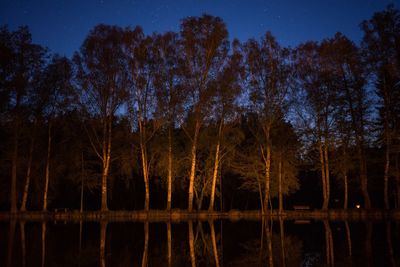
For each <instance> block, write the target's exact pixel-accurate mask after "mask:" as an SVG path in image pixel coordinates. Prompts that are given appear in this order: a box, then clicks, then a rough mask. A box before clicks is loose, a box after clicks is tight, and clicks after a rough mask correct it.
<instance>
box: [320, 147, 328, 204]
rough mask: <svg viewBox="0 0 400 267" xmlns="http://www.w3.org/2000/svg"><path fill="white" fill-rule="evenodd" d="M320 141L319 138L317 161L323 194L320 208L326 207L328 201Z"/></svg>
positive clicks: (323, 158)
mask: <svg viewBox="0 0 400 267" xmlns="http://www.w3.org/2000/svg"><path fill="white" fill-rule="evenodd" d="M321 142H322V141H321V140H319V144H318V150H319V162H320V164H321V180H322V196H323V204H322V209H323V210H326V209H328V202H327V192H326V177H325V175H326V172H325V157H324V150H323V147H322V143H321Z"/></svg>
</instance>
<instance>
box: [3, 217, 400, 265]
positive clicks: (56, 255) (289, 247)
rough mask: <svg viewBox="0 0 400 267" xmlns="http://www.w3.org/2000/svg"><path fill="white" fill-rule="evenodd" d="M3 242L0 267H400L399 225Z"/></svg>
mask: <svg viewBox="0 0 400 267" xmlns="http://www.w3.org/2000/svg"><path fill="white" fill-rule="evenodd" d="M0 236H1V239H0V248H2V249H1V250H0V266H247V267H250V266H272V265H273V266H400V222H399V221H387V222H385V221H357V222H354V221H353V222H352V221H348V222H347V221H314V220H312V221H307V220H305V221H304V220H299V221H296V220H286V221H283V220H274V221H244V220H242V221H236V222H234V221H228V220H214V221H211V220H210V221H203V222H199V221H183V222H179V223H176V222H174V223H170V222H167V221H166V222H107V221H102V222H60V221H58V222H21V221H11V222H1V223H0Z"/></svg>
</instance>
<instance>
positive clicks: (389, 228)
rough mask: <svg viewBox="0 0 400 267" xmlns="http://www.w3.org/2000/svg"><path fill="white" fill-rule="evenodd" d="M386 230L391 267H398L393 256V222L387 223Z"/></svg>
mask: <svg viewBox="0 0 400 267" xmlns="http://www.w3.org/2000/svg"><path fill="white" fill-rule="evenodd" d="M385 229H386V242H387V246H388V254H389V262H390V266H391V267H395V266H396V262H395V260H394V254H393V244H392V225H391V222H386V224H385Z"/></svg>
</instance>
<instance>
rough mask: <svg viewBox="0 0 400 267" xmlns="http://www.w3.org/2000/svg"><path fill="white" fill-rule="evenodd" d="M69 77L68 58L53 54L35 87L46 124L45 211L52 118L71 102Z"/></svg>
mask: <svg viewBox="0 0 400 267" xmlns="http://www.w3.org/2000/svg"><path fill="white" fill-rule="evenodd" d="M71 78H72V69H71V65H70V62H69V61H68V59H66V58H60V57H58V56H55V57H53V59H52V61H51V62H50V64H49V65H48V66H46V68H45V70H44V71H43V74H42V75H41V77H40V82H39V85H38V87H37V90H38V91H39V92H38V94H37V95H36V96H37V97H38V98H40V99H41V100H42V101H43V104H44V106H43V115H44V117H46V118H47V126H48V133H47V155H46V167H45V179H44V181H45V184H44V190H43V211H47V204H48V201H47V198H48V188H49V180H50V160H51V152H52V124H53V119H54V117H55V116H57V115H60V114H62V113H63V112H66V111H67V110H68V109H67V107H68V106H69V105H70V104H71V103H72V102H73V101H72V100H73V94H72V91H73V90H72V84H71ZM27 182H29V181H27ZM26 192H27V191H26Z"/></svg>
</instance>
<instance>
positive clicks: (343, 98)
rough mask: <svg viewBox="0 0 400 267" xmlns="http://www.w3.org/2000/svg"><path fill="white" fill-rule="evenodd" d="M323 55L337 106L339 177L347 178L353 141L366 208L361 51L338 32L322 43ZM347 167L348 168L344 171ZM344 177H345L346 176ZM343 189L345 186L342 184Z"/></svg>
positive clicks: (367, 111) (365, 116)
mask: <svg viewBox="0 0 400 267" xmlns="http://www.w3.org/2000/svg"><path fill="white" fill-rule="evenodd" d="M324 51H325V55H326V57H328V58H330V61H331V62H333V64H332V70H331V72H332V78H333V80H334V83H335V84H336V85H334V86H335V87H337V89H336V90H335V91H336V92H337V96H336V98H337V101H338V102H337V103H338V104H337V106H338V107H339V109H340V110H338V112H337V113H336V117H335V125H336V132H337V136H340V137H339V139H341V140H340V143H341V150H342V156H343V157H344V159H343V160H344V161H342V163H343V164H342V166H341V167H342V176H343V177H344V178H346V176H347V172H348V169H349V166H348V164H346V163H348V162H345V161H347V160H348V159H346V158H348V157H349V155H348V153H349V152H348V146H349V145H350V144H351V143H350V142H352V141H353V140H354V142H355V147H356V151H357V152H356V154H357V160H358V169H359V176H360V184H361V192H362V194H363V198H364V204H365V207H366V208H370V207H371V201H370V198H369V193H368V176H367V160H366V153H365V147H366V145H367V144H366V142H367V141H366V140H367V135H366V132H367V129H368V124H369V121H370V112H371V110H370V108H369V107H370V106H371V100H370V99H369V96H368V95H369V94H368V91H367V87H366V78H365V73H364V68H363V64H362V61H361V53H360V51H359V49H358V47H356V46H355V44H354V43H353V42H351V41H350V40H349V39H348V38H347V37H345V36H343V35H342V34H341V33H337V34H336V35H335V36H334V37H333V38H331V39H327V40H325V42H324ZM346 169H347V170H346ZM345 180H346V179H345ZM345 188H346V185H345Z"/></svg>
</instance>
